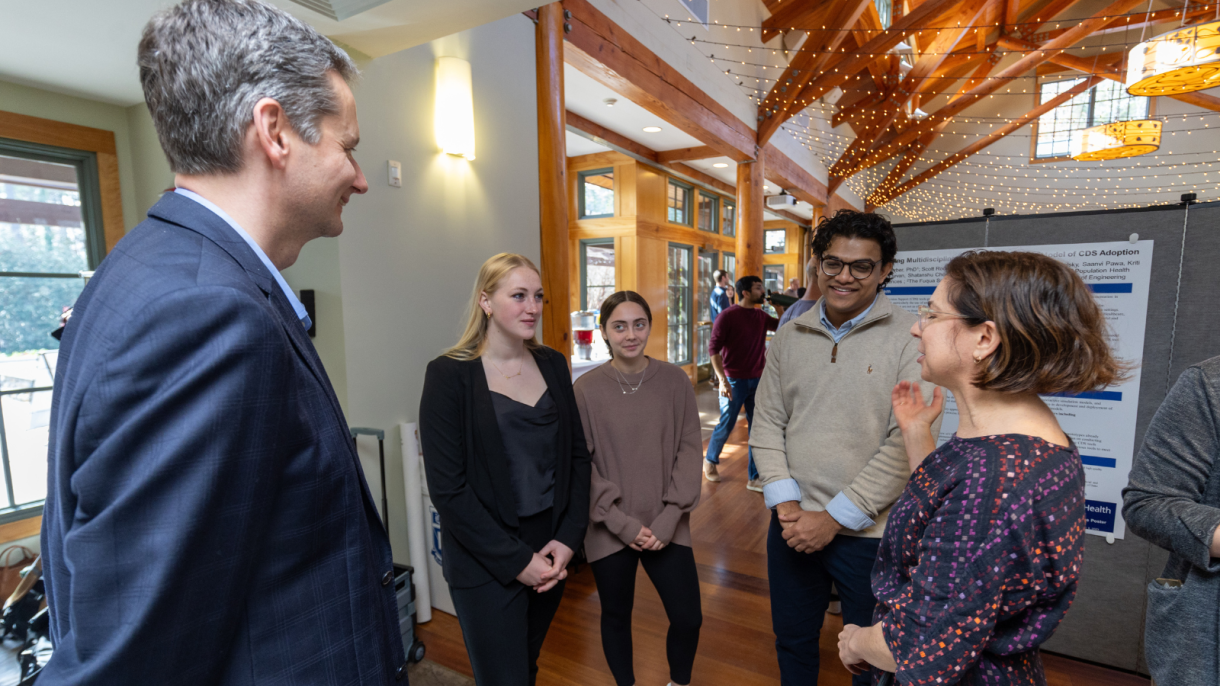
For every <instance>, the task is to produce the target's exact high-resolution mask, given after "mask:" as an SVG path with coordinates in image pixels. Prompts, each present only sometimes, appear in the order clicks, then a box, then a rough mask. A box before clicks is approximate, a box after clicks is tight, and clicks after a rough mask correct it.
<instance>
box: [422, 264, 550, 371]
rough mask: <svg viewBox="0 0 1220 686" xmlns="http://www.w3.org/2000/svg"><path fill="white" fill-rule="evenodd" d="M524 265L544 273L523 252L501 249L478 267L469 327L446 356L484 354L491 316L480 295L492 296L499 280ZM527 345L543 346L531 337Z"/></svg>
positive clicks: (470, 357)
mask: <svg viewBox="0 0 1220 686" xmlns="http://www.w3.org/2000/svg"><path fill="white" fill-rule="evenodd" d="M521 267H525V268H527V269H532V270H533V271H534V273H535V274H538V275H539V276H541V275H542V273H541V272H539V271H538V267H536V266H534V263H533V262H531V261H530V259H529V258H528V257H526V256H524V255H517V254H515V253H511V252H502V253H500V254H499V255H493V256H491V257H489V258H488V259H487V261H486V262H484V263H483V266H482V267H480V268H479V278H478V279H476V280H475V282H474V290H473V291H472V292H471V294H470V307H469V313H468V314H467V316H466V330H465V331H464V332H462V337H461V338H459V339H458V342H457V344H456V345H454V346H453V347H452V348H449V349H448V350H446V351H445V353H444V355H445V357H451V358H453V359H455V360H473V359H475V358H476V357H478V356H479V355H482V354H483V346H485V345H486V344H487V325H488V321H489V320H490V317H488V316H487V315H486V313H484V312H483V308H482V307H479V296H481V295H482V294H484V293H486V294H487V295H488V297H490V296H491V295H492V294H493V293H495V292H496V290H498V289H499V288H500V282H501V281H503V280H504V277H506V276H508V275H509V274H510V273H512V271H513V270H514V269H520V268H521ZM525 347H526V348H527V349H529V350H535V349H537V348H540V347H542V344H541V343H539V342H538V341H537V339H534V338H531V339H529V340H527V341H526V342H525Z"/></svg>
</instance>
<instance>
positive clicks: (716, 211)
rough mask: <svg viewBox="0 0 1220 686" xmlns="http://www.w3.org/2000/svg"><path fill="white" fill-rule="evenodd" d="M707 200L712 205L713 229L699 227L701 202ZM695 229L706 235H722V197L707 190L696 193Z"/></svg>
mask: <svg viewBox="0 0 1220 686" xmlns="http://www.w3.org/2000/svg"><path fill="white" fill-rule="evenodd" d="M703 198H707V199H708V200H710V201H711V203H712V212H711V215H712V226H711V228H707V229H705V228H703V227H702V226H700V225H699V214H700V212H699V201H700V200H701V199H703ZM666 200H668V198H666ZM695 228H696V229H698V230H700V231H702V232H704V233H720V196H719V195H716V194H715V193H709V192H707V191H705V190H697V191H696V193H695Z"/></svg>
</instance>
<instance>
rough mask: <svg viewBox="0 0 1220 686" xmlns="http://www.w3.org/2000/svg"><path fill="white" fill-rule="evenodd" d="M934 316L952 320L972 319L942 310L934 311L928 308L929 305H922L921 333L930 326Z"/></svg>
mask: <svg viewBox="0 0 1220 686" xmlns="http://www.w3.org/2000/svg"><path fill="white" fill-rule="evenodd" d="M932 315H936V316H937V317H949V318H950V319H969V318H970V317H967V316H966V315H964V314H958V313H956V312H941V311H940V310H934V309H932V308H931V307H928V306H927V305H920V306H919V330H920V331H923V328H924V327H925V326H927V325H928V320H929V319H931V318H932Z"/></svg>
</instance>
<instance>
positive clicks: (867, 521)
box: [763, 297, 877, 531]
mask: <svg viewBox="0 0 1220 686" xmlns="http://www.w3.org/2000/svg"><path fill="white" fill-rule="evenodd" d="M876 304H877V298H876V297H874V298H873V302H872V303H870V304H869V306H868V308H866V309H865V310H864V311H863V312H861V313H860V314H858V315H856V316H855V317H852V318H851V319H849V320H847V321H845V322H843V326H840V327H838V328H835V326H834V325H833V324H831V323H830V320H829V319H827V318H826V302H825V301H822V306H821V317H822V326H824V327H826V332H827V333H829V334H830V337H831V338H832V339H834V342H835V343H836V344H838V342H839V341H841V340H843V337H844V336H846V335H847V333H848V332H849V331H851V330H852V329H853V328H855V327H856V326H857V325H858V324H859V323H860V322H862V321H864V318H865V317H867V316H868V313H869V312H872V310H873V305H876ZM763 500H764V501H765V502H766V504H767V507H769V508H770V507H775V506H776V505H778V504H780V503H786V502H789V501H794V500H795V501H796V502H798V503H799V502H801V486H800V484H798V483H797V482H796V479H784V480H782V481H776V482H774V483H769V484H767V485H766V486H763ZM826 512H827V514H829V515H830V516H831V517H834V519H835V521H836V522H838V523H839V524H842V525H843V526H844V527H845V528H848V529H851V530H852V531H860V530H862V529H867V528H868V527H870V526H872V525H873V524H876V522H874V521H873V520H872V519H871V518H870V517H869V516H868V515H866V514H864V512H863V511H861V510H860V508H858V507H856V504H855V503H853V502H852V501H851V500H850V499H849V498H848V497H847V495H846V494H845V493H843V491H839V494H838V495H836V496H835V497H834V498H832V499H831V500H830V502H829V503H827V504H826Z"/></svg>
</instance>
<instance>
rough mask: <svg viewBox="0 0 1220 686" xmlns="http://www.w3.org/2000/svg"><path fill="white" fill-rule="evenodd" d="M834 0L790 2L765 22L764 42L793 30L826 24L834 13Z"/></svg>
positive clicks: (763, 28)
mask: <svg viewBox="0 0 1220 686" xmlns="http://www.w3.org/2000/svg"><path fill="white" fill-rule="evenodd" d="M833 5H834V0H788V1H787V2H785V3H784V5H783V6H782V7H779V8H778V9H777V10H776V12H775V13H774V14H772V15H771V16H770V17H767V18H766V19H764V20H763V23H762V42H764V43H767V42H769V41H770V40H771V39H772V38H775V37H776V36H778V35H780V33H783V32H785V31H789V30H791V29H797V30H802V29H805V30H809V29H816V28H819V27H820V26H821V25H823V24H825V23H826V20H827V16H828V15H829V14H830V12H831V11H833V9H834V7H833Z"/></svg>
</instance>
